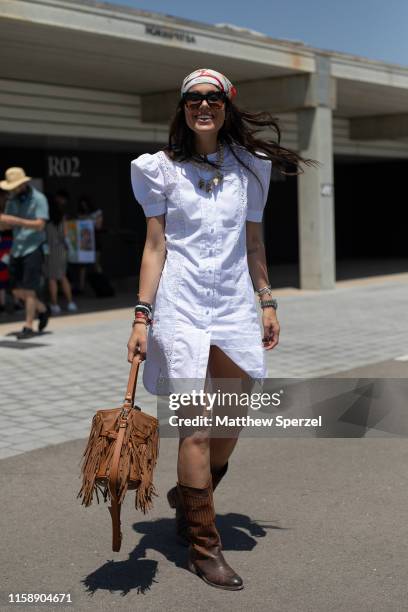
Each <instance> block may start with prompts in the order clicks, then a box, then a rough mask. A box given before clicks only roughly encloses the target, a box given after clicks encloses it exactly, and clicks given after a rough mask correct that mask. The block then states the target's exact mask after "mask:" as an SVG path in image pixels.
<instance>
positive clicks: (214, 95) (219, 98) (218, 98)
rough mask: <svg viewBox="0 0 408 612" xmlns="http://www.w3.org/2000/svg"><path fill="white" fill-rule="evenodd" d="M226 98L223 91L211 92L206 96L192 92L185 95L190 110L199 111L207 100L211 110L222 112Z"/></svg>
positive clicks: (184, 98)
mask: <svg viewBox="0 0 408 612" xmlns="http://www.w3.org/2000/svg"><path fill="white" fill-rule="evenodd" d="M226 97H227V96H226V95H225V93H224V92H223V91H209V92H208V93H206V94H202V93H199V92H198V91H190V92H187V93H185V94H184V95H183V100H184V104H185V105H186V106H187V108H188V109H189V110H197V109H199V108H200V106H201V104H202V103H203V100H206V102H207V104H208V106H209V107H210V108H212V109H214V110H220V109H221V108H222V107H223V106H224V104H225V100H226Z"/></svg>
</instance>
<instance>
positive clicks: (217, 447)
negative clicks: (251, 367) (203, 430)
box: [208, 345, 252, 470]
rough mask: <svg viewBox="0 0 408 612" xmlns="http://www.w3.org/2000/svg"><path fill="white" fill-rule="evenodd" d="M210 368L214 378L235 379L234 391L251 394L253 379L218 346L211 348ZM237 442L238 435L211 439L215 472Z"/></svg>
mask: <svg viewBox="0 0 408 612" xmlns="http://www.w3.org/2000/svg"><path fill="white" fill-rule="evenodd" d="M208 368H209V370H210V373H211V376H212V378H214V379H217V378H229V379H235V380H236V383H233V387H234V390H236V391H237V392H247V393H249V391H250V387H251V386H252V385H251V379H250V378H249V376H248V375H247V373H246V372H244V370H242V369H241V368H240V367H239V366H238V365H237V364H236V363H235V362H234V361H232V359H230V357H228V355H226V354H225V353H224V351H223V350H221V349H220V348H219V347H218V346H216V345H211V347H210V357H209V361H208ZM223 390H225V391H228V390H230V389H223V388H221V389H220V391H223ZM231 390H232V389H231ZM237 442H238V433H235V435H234V437H230V438H219V437H215V436H212V437H211V439H210V462H211V468H212V469H213V470H219V469H220V468H222V467H223V466H224V465H225V464H226V463H227V461H228V459H229V457H230V456H231V454H232V452H233V450H234V448H235V446H236V444H237Z"/></svg>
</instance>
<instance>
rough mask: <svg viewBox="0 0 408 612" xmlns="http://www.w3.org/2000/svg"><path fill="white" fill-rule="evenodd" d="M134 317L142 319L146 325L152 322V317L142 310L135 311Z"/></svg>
mask: <svg viewBox="0 0 408 612" xmlns="http://www.w3.org/2000/svg"><path fill="white" fill-rule="evenodd" d="M135 319H140V320H143V321H145V322H146V324H147V325H150V323H151V322H152V317H149V316H148V315H147V314H146V313H144V312H135Z"/></svg>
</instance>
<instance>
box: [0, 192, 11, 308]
mask: <svg viewBox="0 0 408 612" xmlns="http://www.w3.org/2000/svg"><path fill="white" fill-rule="evenodd" d="M7 195H8V194H7V192H6V191H3V190H0V213H2V212H4V208H5V206H6V199H7ZM12 243H13V233H12V231H11V230H4V231H0V313H2V312H4V311H5V310H6V297H7V293H6V292H7V289H8V287H9V271H8V264H9V261H10V251H11V245H12Z"/></svg>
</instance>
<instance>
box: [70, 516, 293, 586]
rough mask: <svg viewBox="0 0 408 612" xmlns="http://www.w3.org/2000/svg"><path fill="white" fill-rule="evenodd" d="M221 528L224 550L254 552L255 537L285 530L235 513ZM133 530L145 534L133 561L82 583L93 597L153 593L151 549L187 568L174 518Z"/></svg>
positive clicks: (114, 564)
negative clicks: (100, 593) (273, 530)
mask: <svg viewBox="0 0 408 612" xmlns="http://www.w3.org/2000/svg"><path fill="white" fill-rule="evenodd" d="M217 528H218V529H219V531H220V535H221V539H222V543H223V550H224V551H228V550H240V551H242V550H247V551H250V550H252V549H253V548H255V546H256V545H257V543H258V542H257V540H256V539H255V538H261V537H262V538H263V537H265V536H266V534H267V531H266V530H267V529H282V528H281V527H278V526H275V525H260V524H259V523H258V522H256V521H253V520H252V519H250V518H249V516H246V515H243V514H238V513H235V512H230V513H228V514H226V515H223V516H217ZM133 529H134V530H135V531H136V532H137V533H140V534H142V538H141V540H140V542H139V544H138V545H137V546H136V548H135V549H134V550H133V551H132V552H131V553H130V555H129V559H127V560H126V561H116V562H115V561H108V562H107V563H105V564H104V565H102V566H101V567H100V568H99V569H97V570H96V571H95V572H92V573H91V574H89V575H88V576H87V577H86V578H85V579H84V580H83V581H82V582H83V584H84V585H85V587H86V589H87V592H88V593H89V594H91V595H93V594H94V593H95V592H96V591H98V590H107V591H109V592H111V593H112V592H120V594H121V595H123V596H125V595H128V594H129V593H130V592H131V591H133V590H136V592H137V593H138V594H141V595H143V594H144V593H146V592H147V591H150V589H151V586H152V585H153V583H158V581H157V580H155V578H156V573H157V567H158V562H157V561H154V560H152V559H148V558H146V556H147V551H148V550H155V551H157V552H158V553H160V554H161V555H163V557H165V558H166V559H167V561H170V562H171V563H173V564H174V565H175V566H176V567H180V568H184V569H186V560H187V550H188V549H187V546H183V545H182V544H180V543H179V541H178V540H177V537H176V534H175V531H174V519H168V518H163V519H157V520H155V521H142V522H138V523H135V524H134V525H133ZM243 530H246V531H247V532H248V533H245V532H244V531H243Z"/></svg>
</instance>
